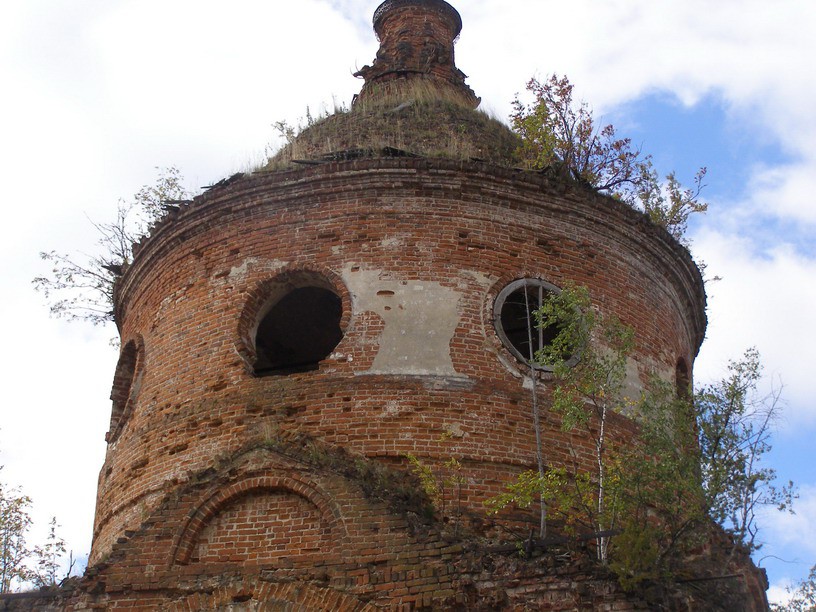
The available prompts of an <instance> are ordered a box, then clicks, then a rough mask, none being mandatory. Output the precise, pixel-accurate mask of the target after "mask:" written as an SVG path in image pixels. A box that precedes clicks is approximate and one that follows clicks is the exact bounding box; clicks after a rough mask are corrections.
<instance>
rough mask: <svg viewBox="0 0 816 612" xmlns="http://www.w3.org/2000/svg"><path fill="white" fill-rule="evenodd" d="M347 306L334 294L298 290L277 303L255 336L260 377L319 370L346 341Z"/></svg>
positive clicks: (307, 288)
mask: <svg viewBox="0 0 816 612" xmlns="http://www.w3.org/2000/svg"><path fill="white" fill-rule="evenodd" d="M342 315H343V305H342V301H341V299H340V297H339V296H338V295H336V294H335V293H334V292H333V291H329V290H328V289H323V288H322V287H308V286H307V287H298V288H295V289H292V290H291V291H289V292H288V293H286V294H285V295H284V296H283V297H281V298H280V299H279V300H278V301H277V302H275V303H274V304H273V305H272V307H271V308H270V309H269V311H268V312H267V313H266V315H265V316H264V317H263V319H262V320H261V322H260V324H259V325H258V332H257V334H256V336H255V351H256V354H257V359H256V362H255V373H256V374H260V375H263V374H289V373H292V372H305V371H308V370H316V369H317V368H318V364H319V362H320V361H322V360H323V359H326V357H328V356H329V355H330V354H331V352H332V351H333V350H334V348H335V347H336V346H337V345H338V344H339V343H340V340H342V338H343V330H342V329H340V319H341V317H342Z"/></svg>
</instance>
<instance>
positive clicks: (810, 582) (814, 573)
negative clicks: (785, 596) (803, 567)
mask: <svg viewBox="0 0 816 612" xmlns="http://www.w3.org/2000/svg"><path fill="white" fill-rule="evenodd" d="M788 593H790V595H791V598H790V600H789V601H788V603H786V604H774V605H772V606H771V610H772V611H773V612H814V610H816V565H814V566H813V567H811V568H810V574H808V577H807V578H805V579H804V580H802V582H800V583H799V584H798V585H797V586H796V587H794V588H789V589H788Z"/></svg>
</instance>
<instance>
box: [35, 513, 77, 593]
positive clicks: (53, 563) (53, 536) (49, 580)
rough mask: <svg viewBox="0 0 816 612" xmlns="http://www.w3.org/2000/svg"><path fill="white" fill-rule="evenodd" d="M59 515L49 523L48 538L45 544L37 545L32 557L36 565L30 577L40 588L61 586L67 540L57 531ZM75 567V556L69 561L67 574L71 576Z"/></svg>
mask: <svg viewBox="0 0 816 612" xmlns="http://www.w3.org/2000/svg"><path fill="white" fill-rule="evenodd" d="M58 527H59V525H57V517H55V516H53V517H51V522H50V523H49V529H48V538H47V539H46V541H45V544H44V545H43V546H35V547H34V550H33V551H32V554H31V557H32V560H33V561H34V567H33V568H32V569H31V571H30V579H31V580H32V581H33V582H34V584H35V585H36V586H38V587H40V588H47V587H55V586H59V584H60V582H61V578H60V577H59V576H60V573H61V572H60V569H61V566H62V564H61V561H62V558H63V557H64V556H65V554H66V552H67V549H66V547H65V540H64V539H63V538H62V537H61V536H60V535H59V534H58V533H57V528H58ZM72 569H73V558H71V560H70V561H69V564H68V571H67V572H66V574H65V576H66V577H67V576H69V575H70V573H71V570H72Z"/></svg>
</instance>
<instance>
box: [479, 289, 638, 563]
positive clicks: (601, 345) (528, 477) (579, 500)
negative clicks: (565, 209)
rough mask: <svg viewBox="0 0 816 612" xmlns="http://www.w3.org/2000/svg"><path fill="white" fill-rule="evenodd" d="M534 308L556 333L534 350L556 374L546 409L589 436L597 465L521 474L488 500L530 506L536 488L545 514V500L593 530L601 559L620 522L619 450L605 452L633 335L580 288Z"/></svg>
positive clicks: (566, 518) (620, 406) (575, 525)
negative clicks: (596, 307)
mask: <svg viewBox="0 0 816 612" xmlns="http://www.w3.org/2000/svg"><path fill="white" fill-rule="evenodd" d="M534 314H535V318H536V321H535V327H537V328H539V329H550V330H554V332H555V333H554V334H553V335H552V338H553V339H552V340H551V341H550V342H549V343H547V344H545V345H544V346H543V347H542V348H541V349H540V350H539V351H538V352H537V353H536V354H535V356H534V360H535V363H536V364H538V365H540V366H545V367H546V368H548V369H549V370H551V371H552V373H553V377H554V381H553V384H552V396H551V409H552V410H553V411H555V412H557V413H559V414H560V415H561V419H562V427H563V428H564V430H565V431H572V430H575V429H579V430H580V431H581V433H582V434H585V435H586V436H588V437H589V439H590V440H591V441H592V443H593V447H594V462H595V469H594V470H593V471H592V472H591V473H589V472H586V471H584V470H580V469H578V468H577V467H575V469H572V470H570V469H567V468H568V467H569V466H561V467H558V468H555V469H553V468H551V467H550V468H549V469H546V470H544V471H542V470H541V469H539V470H538V471H537V472H525V473H523V474H522V475H521V476H520V477H519V479H518V480H517V481H516V482H514V483H512V484H511V486H510V487H508V490H507V492H506V493H505V494H504V495H501V496H499V497H498V498H496V499H495V500H492V502H491V505H492V507H493V509H494V510H497V509H500V508H502V507H504V506H506V505H508V504H510V503H516V504H518V505H521V506H523V507H526V506H530V505H531V504H532V502H533V500H534V497H535V496H536V493H538V494H539V496H540V497H541V499H542V504H541V505H542V512H543V507H544V506H546V507H547V508H548V513H551V514H552V515H553V516H554V517H555V518H558V519H559V520H560V521H561V522H562V523H564V524H565V526H566V527H567V528H568V529H570V530H573V529H581V528H582V529H584V530H587V529H589V530H591V531H592V532H593V533H595V534H597V535H596V554H597V557H598V560H599V561H601V562H603V563H606V562H607V561H608V560H609V545H610V534H611V532H612V531H613V530H615V529H617V528H618V527H619V523H620V510H621V506H620V502H621V497H620V491H621V476H622V472H621V470H620V465H619V464H618V460H617V456H610V455H609V444H608V440H607V424H608V420H609V417H610V415H611V414H612V413H613V412H623V411H624V410H625V409H626V408H627V405H628V404H629V403H630V402H629V400H628V399H627V398H625V397H623V395H622V392H621V391H622V388H623V383H624V379H625V376H626V360H627V356H628V354H629V352H630V351H631V349H632V342H633V337H634V335H633V332H632V330H631V328H629V327H627V326H625V325H623V324H621V323H620V321H618V320H617V319H615V318H613V317H609V318H603V317H600V315H598V314H597V313H596V312H595V310H593V308H592V305H591V302H590V297H589V292H588V290H587V289H586V288H585V287H574V286H567V287H566V288H564V289H563V290H562V291H561V292H558V293H555V292H553V293H550V294H549V295H548V296H547V297H546V299H545V301H544V302H543V304H542V306H541V308H540V309H539V310H537V311H535V313H534ZM573 467H574V466H573Z"/></svg>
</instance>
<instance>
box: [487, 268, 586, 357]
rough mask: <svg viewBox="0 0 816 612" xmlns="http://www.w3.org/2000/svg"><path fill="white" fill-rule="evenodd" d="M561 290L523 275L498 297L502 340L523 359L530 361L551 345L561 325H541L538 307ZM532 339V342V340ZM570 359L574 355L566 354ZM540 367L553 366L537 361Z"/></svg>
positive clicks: (496, 318)
mask: <svg viewBox="0 0 816 612" xmlns="http://www.w3.org/2000/svg"><path fill="white" fill-rule="evenodd" d="M559 291H560V290H559V289H558V288H557V287H556V286H555V285H551V284H550V283H547V282H545V281H542V280H539V279H532V278H530V279H521V280H517V281H514V282H512V283H510V284H509V285H508V286H507V287H505V288H504V289H503V290H502V291H501V293H499V296H498V297H497V298H496V303H495V306H494V322H495V326H496V332H497V333H498V335H499V339H500V340H501V341H502V344H504V346H506V347H507V348H508V349H509V350H510V352H511V353H512V354H513V355H514V356H515V357H516V358H517V359H519V360H520V361H522V362H523V363H525V364H529V363H530V362H531V361H532V360H534V359H535V355H536V353H537V352H538V351H539V350H541V349H542V348H543V347H546V346H550V345H551V344H552V343H553V341H554V340H555V338H556V336H557V335H558V333H559V331H560V330H559V329H558V327H557V326H554V325H550V326H547V327H544V328H539V327H538V325H537V321H536V317H535V314H534V313H535V311H536V310H538V309H539V308H541V305H542V304H543V303H544V302H545V301H546V300H547V297H548V296H550V295H552V294H557V293H558V292H559ZM531 341H532V342H531ZM566 357H567V361H570V359H574V357H571V356H566ZM535 367H536V368H537V369H540V370H545V371H549V370H550V368H549V367H546V366H542V365H536V366H535Z"/></svg>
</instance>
